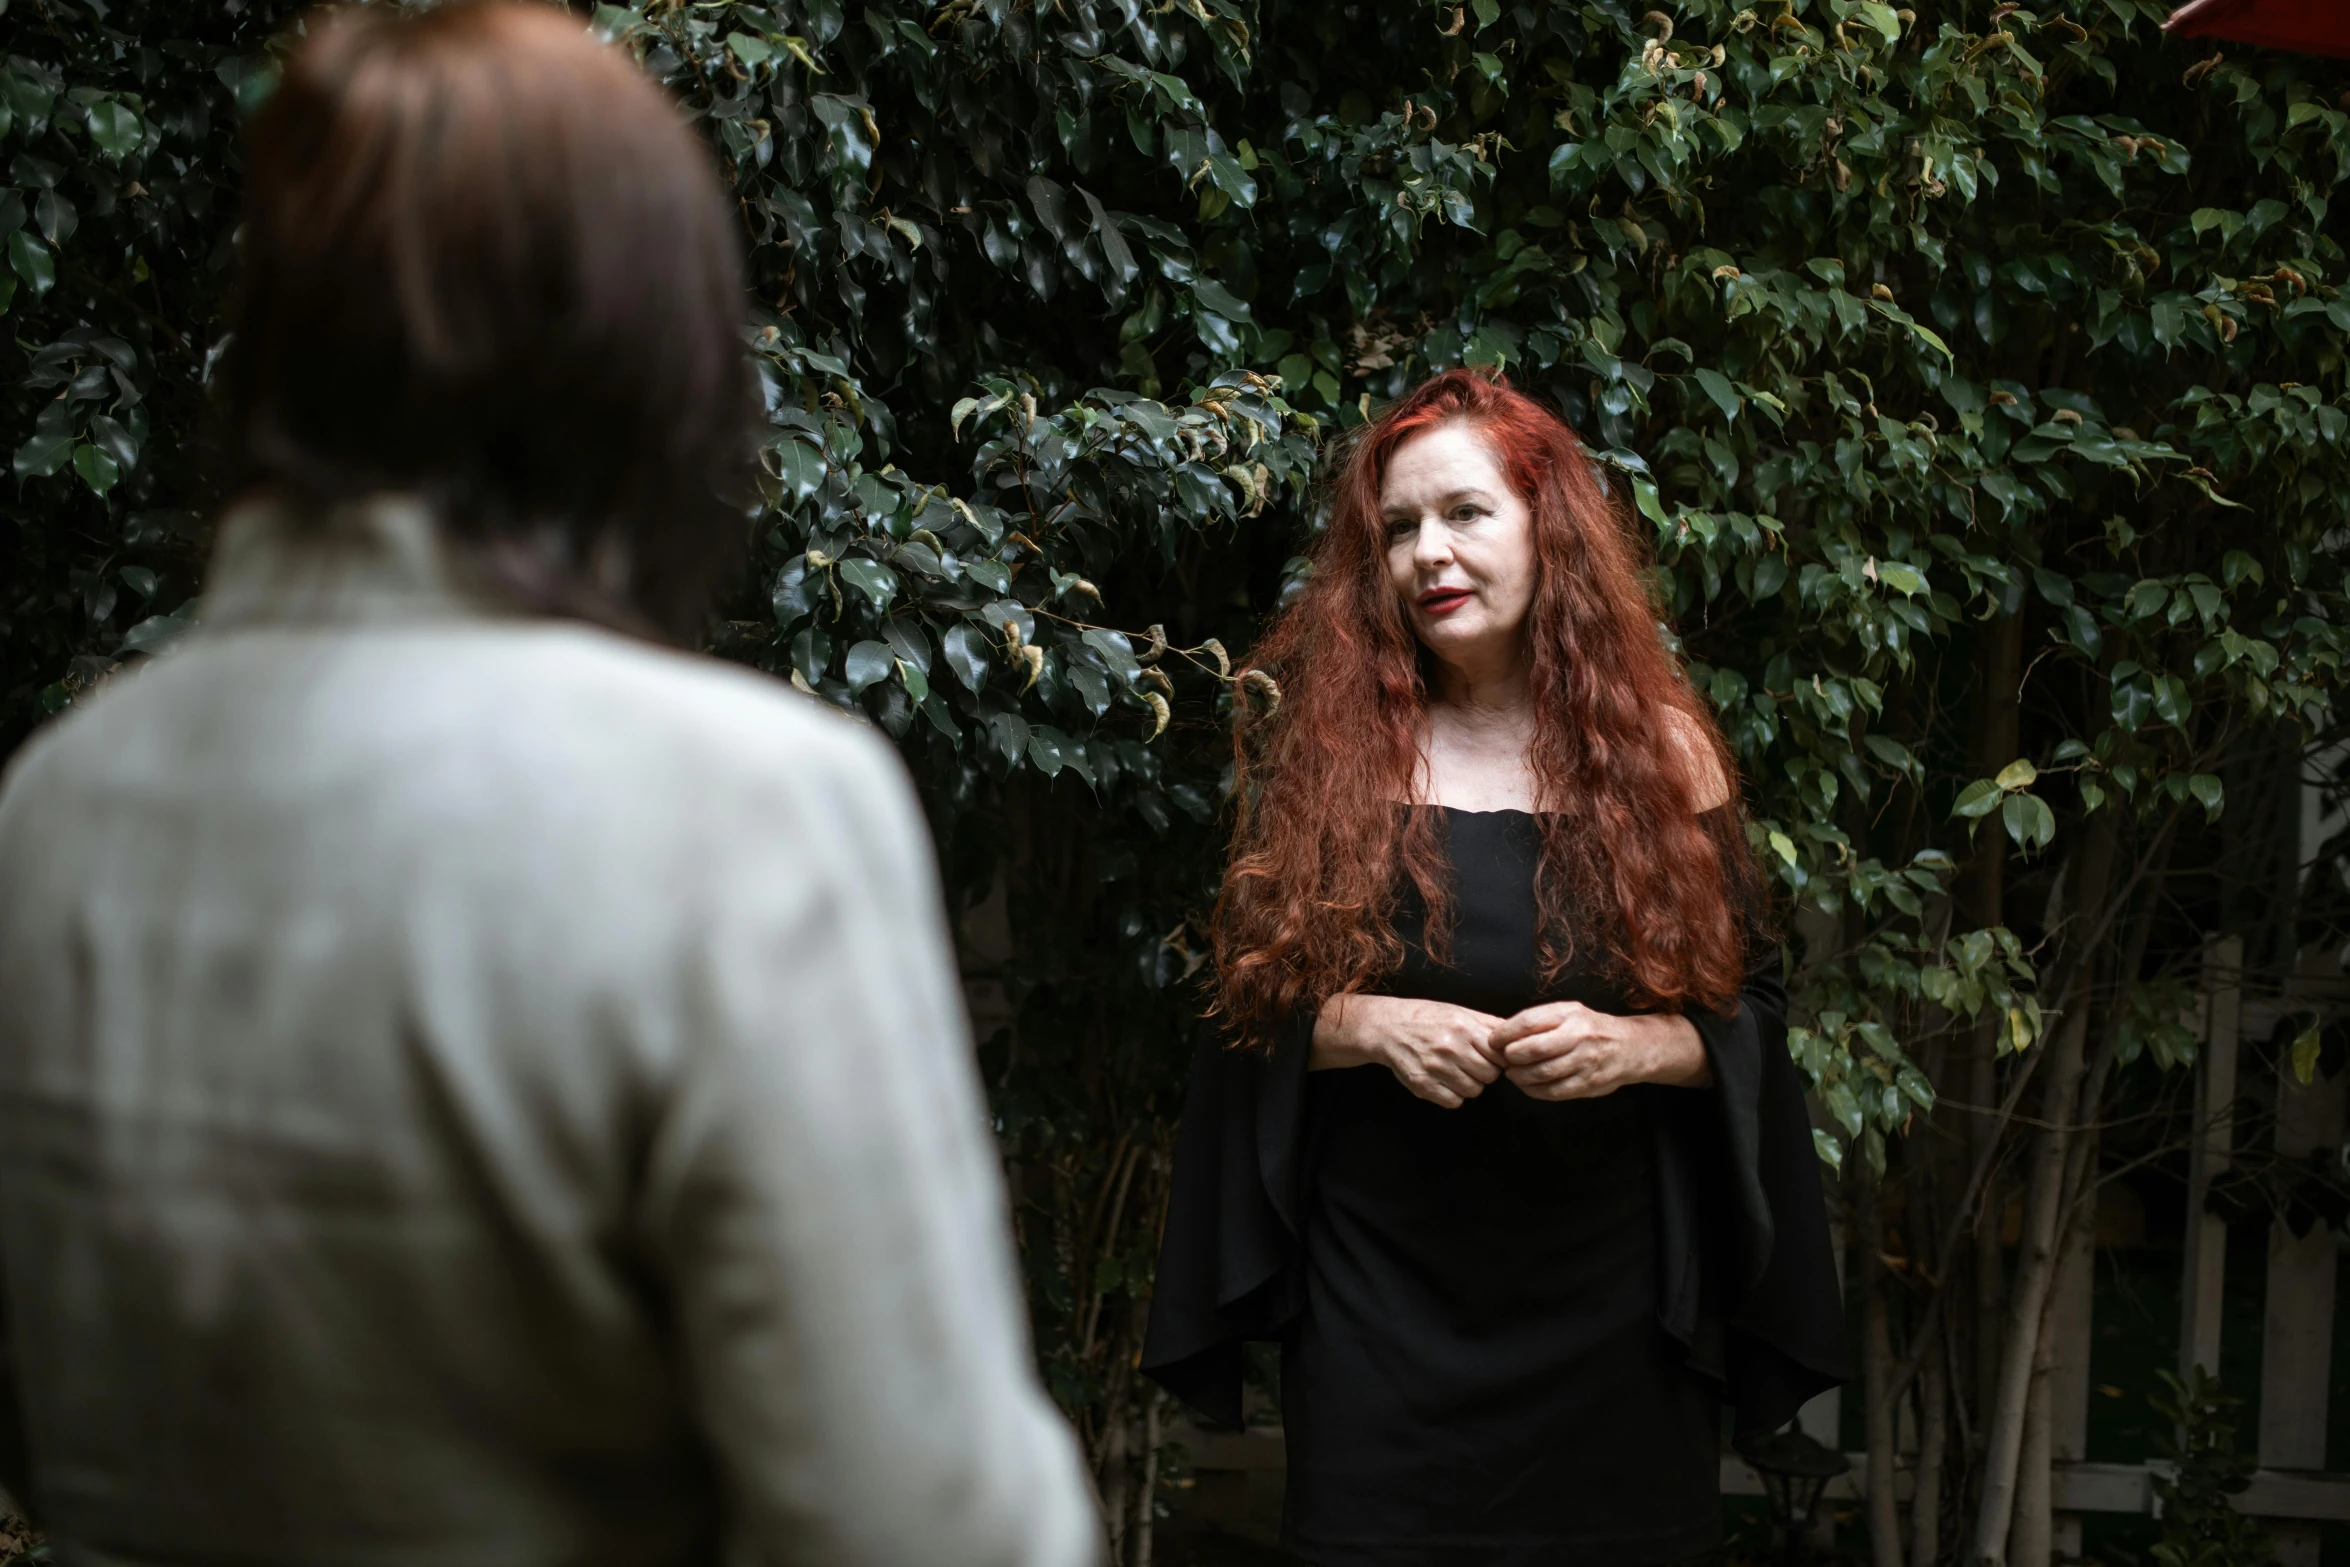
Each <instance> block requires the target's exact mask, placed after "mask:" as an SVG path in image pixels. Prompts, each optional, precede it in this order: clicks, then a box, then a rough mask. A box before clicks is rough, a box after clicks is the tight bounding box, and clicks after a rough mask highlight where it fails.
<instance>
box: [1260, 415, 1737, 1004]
mask: <svg viewBox="0 0 2350 1567" xmlns="http://www.w3.org/2000/svg"><path fill="white" fill-rule="evenodd" d="M1455 421H1458V422H1461V423H1464V424H1468V425H1470V426H1473V427H1474V428H1475V429H1476V430H1477V431H1478V432H1479V433H1480V434H1481V435H1482V436H1483V437H1484V439H1485V441H1486V442H1487V444H1488V445H1489V446H1490V448H1491V450H1492V451H1493V454H1494V456H1495V457H1496V459H1497V460H1498V461H1499V463H1500V465H1501V468H1502V471H1503V473H1504V474H1505V475H1506V476H1507V477H1508V480H1509V483H1510V485H1511V487H1512V488H1513V489H1515V490H1516V491H1517V493H1518V495H1519V496H1520V497H1521V498H1522V499H1523V500H1524V501H1525V502H1526V503H1527V507H1528V509H1529V511H1530V512H1531V514H1532V521H1531V527H1532V529H1533V533H1534V558H1535V569H1536V572H1537V581H1536V585H1535V592H1534V601H1533V606H1532V608H1531V610H1530V611H1529V614H1528V626H1527V631H1528V641H1529V643H1530V652H1531V656H1532V668H1531V671H1530V684H1531V687H1532V695H1533V701H1534V712H1535V720H1534V742H1533V755H1532V756H1531V757H1530V758H1529V759H1528V760H1529V764H1530V768H1531V771H1532V773H1533V775H1534V780H1535V793H1536V802H1535V803H1536V804H1537V806H1538V807H1539V808H1540V815H1539V821H1540V824H1541V834H1542V855H1541V870H1540V873H1539V875H1538V877H1537V898H1538V904H1539V908H1540V912H1541V925H1542V945H1541V952H1540V961H1541V964H1542V977H1543V978H1544V980H1545V981H1548V980H1550V979H1553V978H1555V977H1557V975H1558V974H1559V973H1560V972H1561V971H1562V970H1563V969H1564V968H1565V967H1566V965H1567V964H1568V962H1570V961H1571V960H1572V958H1573V956H1574V954H1575V952H1576V950H1577V948H1578V947H1579V946H1581V945H1582V944H1584V943H1586V942H1596V943H1598V944H1599V947H1600V949H1601V951H1602V952H1603V953H1604V956H1603V957H1602V958H1601V959H1600V960H1599V963H1598V968H1599V970H1600V972H1601V973H1602V974H1603V975H1605V976H1606V977H1607V978H1609V979H1610V980H1612V981H1613V982H1615V983H1616V984H1617V985H1618V986H1620V987H1621V988H1622V989H1623V991H1624V992H1625V993H1626V994H1627V996H1628V997H1629V998H1630V999H1631V1001H1632V1003H1633V1005H1635V1006H1636V1007H1639V1008H1642V1009H1644V1010H1645V1009H1654V1010H1660V1011H1663V1010H1675V1009H1679V1008H1682V1007H1686V1006H1700V1007H1705V1008H1709V1009H1713V1010H1717V1011H1726V1010H1727V1009H1728V1008H1729V1007H1730V1006H1731V1005H1732V1004H1733V1002H1734V1001H1735V998H1736V996H1737V993H1738V990H1739V988H1740V986H1741V984H1742V983H1743V982H1744V978H1745V942H1744V939H1743V935H1744V931H1743V927H1742V924H1741V920H1740V914H1739V906H1740V904H1741V902H1742V900H1743V898H1744V897H1745V895H1746V894H1747V893H1748V892H1749V891H1750V887H1749V879H1750V878H1751V876H1752V861H1751V858H1750V857H1749V856H1748V854H1747V852H1746V848H1745V843H1744V833H1743V831H1742V830H1741V829H1740V827H1739V824H1738V821H1737V817H1738V811H1737V809H1736V806H1735V803H1733V804H1732V806H1731V808H1730V809H1728V810H1726V811H1720V812H1714V813H1712V817H1711V821H1710V823H1709V821H1707V820H1701V819H1700V818H1701V814H1702V813H1701V809H1700V808H1701V805H1702V803H1703V797H1702V793H1701V791H1702V790H1703V789H1704V788H1705V785H1706V783H1707V781H1708V780H1709V775H1710V774H1711V773H1712V768H1711V767H1709V766H1708V765H1707V763H1708V761H1709V760H1710V762H1711V763H1712V764H1713V766H1714V767H1718V768H1719V769H1720V772H1719V776H1720V777H1721V778H1723V779H1729V780H1733V781H1734V780H1735V778H1736V772H1735V770H1734V767H1733V764H1732V762H1731V759H1730V755H1729V751H1728V748H1727V747H1726V746H1725V745H1724V744H1723V743H1722V738H1721V733H1720V730H1719V729H1718V727H1717V726H1716V725H1715V723H1714V721H1713V716H1712V714H1711V712H1710V711H1709V710H1708V708H1707V706H1706V704H1705V703H1703V702H1702V701H1700V700H1699V698H1698V695H1697V693H1696V692H1695V691H1694V690H1693V689H1691V687H1690V684H1689V681H1688V677H1687V676H1686V675H1685V674H1684V673H1683V672H1682V670H1681V668H1680V666H1679V664H1678V662H1677V661H1676V660H1675V659H1674V657H1673V656H1672V654H1671V653H1670V652H1669V651H1668V650H1667V648H1666V645H1665V640H1664V637H1663V635H1662V633H1661V630H1660V626H1659V620H1658V615H1657V612H1656V609H1655V607H1654V606H1653V605H1652V603H1651V602H1650V599H1649V595H1648V593H1647V592H1646V591H1645V589H1644V587H1643V584H1642V576H1641V573H1642V568H1643V567H1644V566H1645V565H1646V563H1647V562H1646V550H1645V548H1644V547H1643V545H1642V544H1641V543H1640V542H1639V541H1638V540H1637V538H1636V537H1635V536H1634V534H1633V533H1632V531H1631V529H1630V528H1629V527H1628V526H1627V525H1626V521H1625V519H1624V518H1623V516H1622V514H1621V512H1620V510H1619V509H1618V508H1617V507H1615V506H1612V505H1611V504H1610V503H1609V501H1608V498H1607V496H1606V493H1605V492H1604V491H1603V490H1602V488H1601V486H1600V483H1599V481H1598V479H1597V477H1596V476H1595V473H1594V470H1593V468H1592V464H1591V460H1590V458H1589V457H1588V456H1586V455H1585V453H1584V450H1583V445H1582V443H1581V442H1580V441H1578V440H1577V439H1576V438H1575V434H1574V432H1573V431H1572V430H1570V429H1568V428H1567V426H1566V424H1565V422H1564V421H1562V420H1561V419H1560V418H1559V417H1558V416H1557V415H1556V414H1554V413H1552V412H1551V411H1550V410H1549V409H1548V408H1546V407H1544V406H1543V405H1542V404H1540V403H1538V402H1536V401H1535V400H1534V399H1533V398H1531V397H1528V396H1527V395H1526V394H1525V393H1523V392H1520V391H1517V390H1516V389H1514V388H1513V387H1511V386H1510V385H1509V384H1508V382H1507V381H1505V380H1502V379H1501V378H1499V377H1495V376H1487V375H1483V374H1479V373H1476V372H1474V371H1468V370H1451V371H1447V372H1445V373H1444V374H1442V375H1438V376H1436V377H1433V378H1432V379H1430V380H1428V381H1425V382H1423V383H1421V385H1420V386H1419V387H1417V388H1415V389H1414V390H1413V391H1412V392H1411V393H1410V394H1409V395H1408V396H1406V397H1405V398H1403V399H1402V400H1401V401H1400V402H1398V403H1396V404H1395V405H1394V406H1392V407H1390V408H1389V409H1387V410H1386V412H1384V413H1383V414H1381V415H1380V417H1379V418H1378V419H1376V420H1374V421H1373V422H1372V423H1371V424H1369V425H1368V426H1366V427H1365V428H1364V429H1363V431H1362V432H1361V434H1360V436H1359V438H1358V439H1357V440H1356V442H1355V444H1354V447H1353V450H1352V451H1351V452H1350V453H1349V454H1348V456H1347V458H1346V461H1345V464H1344V467H1343V469H1342V471H1341V472H1340V474H1339V476H1338V479H1337V485H1336V490H1335V493H1334V495H1333V497H1332V507H1331V516H1330V522H1329V526H1328V527H1327V528H1326V529H1325V530H1324V531H1323V533H1322V536H1321V537H1320V539H1319V540H1317V541H1316V543H1315V545H1314V547H1313V551H1312V561H1313V570H1312V573H1311V575H1310V576H1309V577H1308V578H1307V580H1306V585H1305V588H1304V590H1303V591H1302V593H1301V594H1300V595H1299V596H1298V598H1297V599H1296V601H1295V602H1294V603H1293V604H1292V605H1291V606H1290V607H1289V608H1288V609H1287V610H1286V611H1284V612H1283V613H1282V615H1281V616H1280V618H1279V619H1278V620H1276V621H1275V622H1274V624H1273V626H1272V627H1271V629H1270V630H1269V631H1268V633H1267V635H1266V636H1265V638H1264V640H1263V642H1262V643H1261V644H1260V645H1259V647H1258V649H1257V651H1256V653H1255V654H1254V655H1253V657H1252V659H1251V660H1250V662H1251V665H1252V666H1253V667H1262V668H1264V669H1265V670H1266V671H1267V672H1268V673H1270V674H1272V675H1274V676H1275V677H1276V678H1277V680H1278V682H1279V685H1280V690H1281V700H1280V702H1279V705H1278V707H1277V709H1276V710H1275V712H1274V714H1273V716H1272V717H1271V718H1270V719H1268V720H1265V721H1264V722H1262V723H1259V724H1256V725H1243V726H1241V727H1240V729H1239V731H1238V732H1237V733H1236V738H1235V744H1234V751H1235V772H1236V777H1235V797H1236V798H1237V799H1238V800H1239V802H1240V812H1239V820H1238V824H1237V827H1236V829H1235V832H1234V835H1233V845H1232V858H1231V863H1230V865H1229V866H1228V867H1227V869H1226V872H1225V877H1224V889H1223V893H1222V895H1221V896H1220V897H1219V898H1218V900H1217V904H1216V913H1215V956H1216V992H1217V994H1216V1007H1215V1010H1216V1011H1217V1012H1218V1013H1219V1014H1220V1015H1221V1016H1222V1017H1223V1018H1224V1020H1225V1024H1226V1027H1227V1029H1228V1031H1229V1032H1230V1033H1231V1035H1232V1036H1233V1038H1234V1039H1235V1041H1236V1042H1239V1043H1247V1042H1251V1041H1263V1040H1265V1039H1267V1038H1269V1037H1270V1036H1271V1035H1272V1034H1273V1032H1274V1031H1275V1030H1277V1029H1278V1028H1279V1027H1281V1026H1282V1024H1283V1023H1284V1022H1286V1021H1287V1020H1288V1019H1289V1018H1290V1017H1291V1016H1292V1015H1294V1013H1295V1011H1296V1009H1297V1008H1298V1007H1300V1006H1301V1005H1304V1004H1306V1003H1308V1002H1313V1003H1316V1004H1318V1003H1319V1002H1320V1001H1321V1000H1322V999H1323V998H1325V997H1328V996H1332V995H1337V994H1342V993H1344V992H1348V991H1354V990H1359V989H1362V988H1363V987H1364V986H1366V985H1367V984H1369V983H1371V982H1372V981H1374V980H1375V979H1377V978H1378V977H1380V976H1381V975H1384V974H1387V973H1391V972H1393V971H1394V970H1395V969H1396V968H1397V967H1398V966H1399V965H1400V964H1401V963H1402V962H1403V956H1404V953H1403V944H1402V941H1401V940H1400V939H1399V938H1398V937H1397V935H1396V933H1395V928H1394V911H1395V908H1396V903H1397V898H1398V895H1399V892H1400V890H1401V888H1400V879H1399V877H1398V876H1397V870H1398V868H1399V866H1400V868H1401V869H1402V871H1403V872H1404V874H1405V875H1408V876H1409V877H1410V878H1411V881H1412V884H1413V886H1414V887H1416V888H1417V889H1418V891H1419V894H1420V897H1421V898H1422V900H1423V901H1424V904H1425V906H1426V908H1427V911H1428V919H1427V929H1428V938H1427V940H1428V949H1429V951H1430V953H1431V954H1432V955H1433V956H1435V957H1437V958H1438V960H1439V961H1441V960H1442V959H1443V958H1444V956H1445V955H1446V953H1447V952H1448V951H1449V937H1450V934H1451V929H1452V915H1453V910H1452V897H1451V888H1450V887H1449V885H1448V884H1447V874H1446V869H1445V859H1444V852H1443V846H1442V840H1441V834H1440V831H1439V828H1438V823H1437V814H1436V813H1435V812H1433V811H1424V810H1398V809H1397V808H1396V807H1397V804H1398V802H1401V801H1406V800H1409V799H1411V798H1412V788H1413V780H1414V777H1415V774H1416V771H1417V764H1418V761H1419V755H1420V744H1421V735H1422V732H1423V728H1424V724H1425V718H1426V712H1427V705H1428V691H1429V682H1430V677H1431V675H1432V673H1433V668H1432V662H1431V659H1430V656H1429V655H1428V653H1427V652H1426V650H1425V649H1424V648H1422V647H1421V646H1420V644H1419V641H1418V638H1417V637H1415V636H1414V634H1413V632H1412V628H1411V624H1410V622H1409V621H1408V620H1407V619H1406V616H1405V612H1404V606H1403V604H1402V602H1401V600H1400V599H1399V597H1398V595H1397V593H1396V590H1395V588H1394V586H1393V584H1392V583H1391V582H1390V580H1389V577H1388V571H1387V560H1386V556H1387V540H1386V530H1385V528H1384V526H1383V524H1382V521H1381V515H1380V506H1379V492H1380V488H1381V485H1382V484H1383V482H1384V480H1385V478H1386V474H1387V465H1388V461H1389V459H1390V458H1391V457H1392V456H1393V455H1394V453H1395V451H1396V450H1397V448H1398V447H1400V446H1402V445H1403V443H1404V442H1406V441H1408V440H1410V439H1411V438H1412V437H1413V436H1414V435H1417V434H1419V433H1420V432H1422V431H1425V430H1428V429H1431V428H1433V427H1435V426H1437V425H1441V424H1447V423H1451V422H1455ZM1731 792H1732V800H1733V802H1735V799H1736V790H1735V787H1734V786H1733V788H1732V791H1731Z"/></svg>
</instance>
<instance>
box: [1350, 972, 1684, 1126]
mask: <svg viewBox="0 0 2350 1567" xmlns="http://www.w3.org/2000/svg"><path fill="white" fill-rule="evenodd" d="M1374 1063H1376V1064H1378V1065H1381V1066H1384V1067H1386V1068H1387V1069H1388V1070H1389V1071H1391V1072H1393V1073H1394V1074H1395V1076H1396V1080H1397V1081H1398V1082H1400V1083H1402V1084H1403V1086H1404V1087H1406V1088H1408V1089H1410V1090H1411V1091H1412V1092H1413V1093H1414V1094H1416V1095H1418V1096H1419V1097H1420V1098H1422V1099H1425V1100H1427V1101H1428V1102H1429V1103H1430V1104H1434V1105H1441V1106H1443V1107H1444V1108H1445V1109H1447V1110H1457V1109H1458V1108H1460V1106H1461V1105H1462V1104H1464V1103H1466V1102H1467V1101H1469V1100H1471V1099H1474V1098H1476V1097H1477V1096H1478V1095H1479V1094H1481V1093H1483V1092H1484V1091H1485V1090H1486V1089H1487V1088H1488V1087H1490V1086H1491V1085H1492V1084H1493V1083H1495V1082H1497V1081H1499V1080H1500V1079H1502V1078H1505V1077H1506V1078H1508V1079H1509V1080H1510V1082H1512V1083H1513V1084H1515V1085H1516V1086H1517V1087H1518V1089H1519V1090H1520V1091H1521V1092H1522V1093H1524V1094H1525V1095H1526V1096H1527V1097H1528V1098H1529V1099H1546V1100H1562V1099H1597V1098H1601V1097H1602V1096H1604V1095H1607V1094H1612V1093H1614V1092H1615V1091H1616V1090H1617V1089H1619V1088H1622V1087H1624V1086H1625V1085H1626V1084H1628V1083H1665V1084H1670V1085H1673V1086H1676V1087H1684V1088H1703V1087H1706V1086H1709V1085H1710V1084H1711V1083H1712V1081H1713V1069H1712V1067H1711V1066H1710V1065H1709V1064H1708V1062H1707V1060H1706V1054H1705V1043H1704V1041H1703V1040H1701V1039H1700V1038H1699V1037H1698V1034H1697V1029H1696V1027H1695V1025H1693V1024H1692V1023H1690V1021H1689V1020H1688V1019H1687V1018H1685V1017H1682V1016H1680V1015H1679V1014H1678V1013H1655V1014H1647V1015H1637V1016H1631V1017H1621V1016H1618V1015H1616V1014H1615V1013H1612V1012H1600V1011H1596V1010H1594V1009H1593V1008H1591V1007H1587V1006H1585V1005H1583V1003H1581V1002H1579V1001H1546V1002H1544V1003H1542V1004H1541V1005H1539V1006H1532V1007H1528V1008H1527V1009H1526V1010H1525V1011H1523V1012H1520V1013H1518V1014H1517V1015H1515V1016H1514V1017H1506V1018H1502V1017H1495V1016H1493V1015H1492V1014H1490V1013H1486V1012H1479V1011H1476V1010H1474V1009H1472V1008H1469V1007H1462V1006H1454V1005H1453V1004H1452V1003H1450V1002H1445V1001H1425V1000H1420V999H1417V998H1415V997H1409V996H1373V995H1360V994H1357V995H1345V996H1333V997H1331V998H1330V999H1329V1000H1328V1001H1326V1002H1324V1003H1323V1004H1322V1009H1321V1012H1320V1014H1319V1015H1318V1016H1317V1017H1316V1018H1315V1021H1314V1042H1313V1048H1312V1051H1311V1053H1310V1055H1309V1056H1308V1058H1307V1062H1306V1065H1307V1067H1308V1069H1309V1070H1318V1069H1325V1068H1333V1067H1349V1066H1368V1065H1371V1064H1374Z"/></svg>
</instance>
